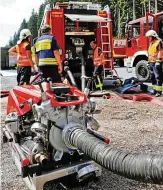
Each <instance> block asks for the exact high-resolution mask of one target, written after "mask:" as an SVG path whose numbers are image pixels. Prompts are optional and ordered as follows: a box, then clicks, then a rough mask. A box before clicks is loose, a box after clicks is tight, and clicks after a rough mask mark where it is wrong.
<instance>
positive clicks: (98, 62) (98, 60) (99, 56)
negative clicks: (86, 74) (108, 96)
mask: <svg viewBox="0 0 163 190" xmlns="http://www.w3.org/2000/svg"><path fill="white" fill-rule="evenodd" d="M90 46H91V48H92V49H93V63H94V72H93V73H94V75H95V76H97V80H96V88H100V90H102V88H103V84H102V71H103V65H104V63H105V61H104V55H103V53H102V50H101V48H100V47H98V46H97V43H96V42H95V41H91V42H90Z"/></svg>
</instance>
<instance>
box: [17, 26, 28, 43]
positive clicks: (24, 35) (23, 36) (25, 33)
mask: <svg viewBox="0 0 163 190" xmlns="http://www.w3.org/2000/svg"><path fill="white" fill-rule="evenodd" d="M31 35H32V34H31V32H30V30H28V29H23V30H21V31H20V36H19V41H18V42H17V43H18V44H20V43H21V42H22V40H24V39H26V38H27V37H28V36H31Z"/></svg>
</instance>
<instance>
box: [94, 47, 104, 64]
mask: <svg viewBox="0 0 163 190" xmlns="http://www.w3.org/2000/svg"><path fill="white" fill-rule="evenodd" d="M99 49H101V48H100V47H96V48H95V49H94V53H93V62H94V66H95V67H97V66H99V65H104V64H105V58H104V56H103V53H102V60H101V55H99Z"/></svg>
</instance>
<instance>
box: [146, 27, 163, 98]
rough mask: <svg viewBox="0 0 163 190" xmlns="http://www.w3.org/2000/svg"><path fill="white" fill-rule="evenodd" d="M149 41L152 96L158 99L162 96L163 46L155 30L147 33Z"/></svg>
mask: <svg viewBox="0 0 163 190" xmlns="http://www.w3.org/2000/svg"><path fill="white" fill-rule="evenodd" d="M146 37H147V38H148V39H149V43H150V45H149V48H148V62H149V66H150V77H151V80H152V88H153V92H152V95H155V96H156V97H158V96H161V94H162V62H163V45H162V41H161V39H160V38H159V37H158V34H157V33H156V32H155V31H154V30H149V31H148V32H147V33H146Z"/></svg>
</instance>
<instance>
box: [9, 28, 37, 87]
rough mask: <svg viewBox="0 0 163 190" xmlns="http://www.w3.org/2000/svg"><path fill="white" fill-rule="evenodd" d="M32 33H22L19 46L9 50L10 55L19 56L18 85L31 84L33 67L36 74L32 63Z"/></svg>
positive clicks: (24, 31)
mask: <svg viewBox="0 0 163 190" xmlns="http://www.w3.org/2000/svg"><path fill="white" fill-rule="evenodd" d="M31 36H32V35H31V32H30V31H29V30H28V29H23V30H21V32H20V36H19V40H18V42H17V45H16V46H14V47H12V48H10V49H9V51H8V52H9V54H11V55H16V56H17V83H18V85H24V84H29V82H30V77H31V67H32V68H33V71H34V73H36V69H35V67H34V63H33V61H32V53H31V46H30V41H31Z"/></svg>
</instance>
